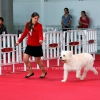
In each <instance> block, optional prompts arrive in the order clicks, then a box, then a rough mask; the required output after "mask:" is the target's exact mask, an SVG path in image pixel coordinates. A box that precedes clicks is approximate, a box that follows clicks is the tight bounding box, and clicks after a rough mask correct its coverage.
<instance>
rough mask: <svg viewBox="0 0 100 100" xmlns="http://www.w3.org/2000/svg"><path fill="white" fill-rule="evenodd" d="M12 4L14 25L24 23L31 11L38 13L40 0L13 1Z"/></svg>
mask: <svg viewBox="0 0 100 100" xmlns="http://www.w3.org/2000/svg"><path fill="white" fill-rule="evenodd" d="M13 6H14V7H13V11H14V25H25V23H26V22H27V21H29V20H30V18H31V14H32V13H33V12H38V13H39V14H40V2H14V3H13ZM40 20H41V19H40Z"/></svg>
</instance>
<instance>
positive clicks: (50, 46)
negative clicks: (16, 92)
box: [0, 29, 97, 75]
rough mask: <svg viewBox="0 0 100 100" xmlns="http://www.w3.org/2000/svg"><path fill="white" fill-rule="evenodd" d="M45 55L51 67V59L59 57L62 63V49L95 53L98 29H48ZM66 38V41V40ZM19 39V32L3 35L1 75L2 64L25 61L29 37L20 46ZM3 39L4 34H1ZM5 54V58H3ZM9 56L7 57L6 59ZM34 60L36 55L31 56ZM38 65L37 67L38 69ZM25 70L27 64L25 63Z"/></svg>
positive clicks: (44, 46)
mask: <svg viewBox="0 0 100 100" xmlns="http://www.w3.org/2000/svg"><path fill="white" fill-rule="evenodd" d="M43 36H44V42H43V45H42V46H43V54H44V55H43V57H42V60H46V61H47V67H50V60H51V59H57V66H59V65H60V59H59V56H60V54H61V51H62V50H65V49H66V50H71V51H73V53H74V54H77V53H81V52H88V53H91V54H93V55H94V57H95V53H96V52H97V31H96V30H92V29H89V30H68V31H66V32H60V31H48V32H44V33H43ZM65 39H66V41H65ZM6 40H7V41H6ZM17 40H18V37H17V34H5V35H3V45H2V42H0V48H1V49H0V75H1V74H2V66H4V65H8V64H13V72H15V70H14V65H15V64H16V63H23V57H22V56H23V53H24V50H25V48H26V46H27V37H26V38H25V39H24V40H23V42H22V43H21V44H19V46H15V42H16V41H17ZM0 41H2V36H0ZM2 55H3V59H1V58H2V57H1V56H2ZM11 55H12V56H11ZM6 58H7V59H6ZM30 61H31V62H34V57H32V58H30ZM38 68H39V67H38V65H37V69H38ZM24 71H26V66H25V65H24Z"/></svg>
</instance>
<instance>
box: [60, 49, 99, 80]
mask: <svg viewBox="0 0 100 100" xmlns="http://www.w3.org/2000/svg"><path fill="white" fill-rule="evenodd" d="M60 59H61V60H62V62H63V63H64V66H63V67H64V76H63V80H62V82H66V81H67V77H68V72H69V71H72V70H73V71H76V77H77V78H79V79H80V80H84V78H85V77H86V74H87V72H88V71H89V70H91V71H93V72H94V74H96V75H98V72H97V70H96V69H95V67H93V64H94V58H93V57H92V55H91V54H89V53H81V54H75V55H73V53H72V52H71V51H62V53H61V57H60ZM82 68H83V69H84V72H83V74H82V75H80V74H81V70H82Z"/></svg>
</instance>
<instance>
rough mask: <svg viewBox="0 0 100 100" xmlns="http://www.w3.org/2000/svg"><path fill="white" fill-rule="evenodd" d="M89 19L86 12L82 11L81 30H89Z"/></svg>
mask: <svg viewBox="0 0 100 100" xmlns="http://www.w3.org/2000/svg"><path fill="white" fill-rule="evenodd" d="M89 23H90V20H89V17H88V16H87V15H86V12H85V11H81V17H80V20H79V26H80V28H88V27H89Z"/></svg>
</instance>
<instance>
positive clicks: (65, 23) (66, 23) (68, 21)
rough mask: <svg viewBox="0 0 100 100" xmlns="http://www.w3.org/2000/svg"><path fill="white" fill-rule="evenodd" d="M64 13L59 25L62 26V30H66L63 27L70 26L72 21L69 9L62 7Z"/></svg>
mask: <svg viewBox="0 0 100 100" xmlns="http://www.w3.org/2000/svg"><path fill="white" fill-rule="evenodd" d="M64 12H65V13H64V15H63V16H62V21H61V25H62V28H63V31H67V29H65V28H71V23H72V16H71V15H70V14H69V9H68V8H64Z"/></svg>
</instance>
